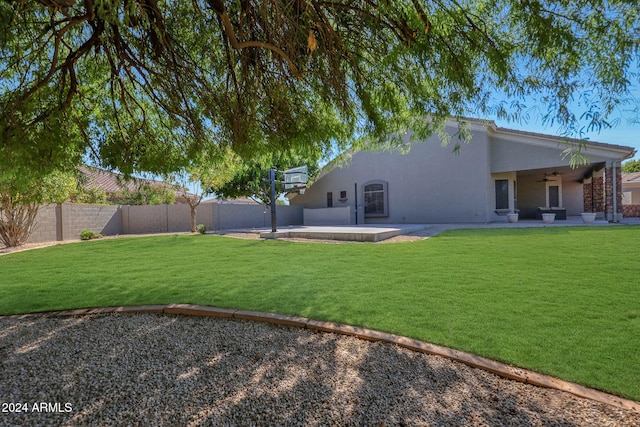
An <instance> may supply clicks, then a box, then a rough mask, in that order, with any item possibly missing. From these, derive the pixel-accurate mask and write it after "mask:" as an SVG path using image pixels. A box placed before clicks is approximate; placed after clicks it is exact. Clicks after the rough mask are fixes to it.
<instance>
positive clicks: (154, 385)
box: [0, 314, 640, 425]
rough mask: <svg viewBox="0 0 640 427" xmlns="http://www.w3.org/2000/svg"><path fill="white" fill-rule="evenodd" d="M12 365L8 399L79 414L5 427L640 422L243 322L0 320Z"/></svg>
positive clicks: (31, 417)
mask: <svg viewBox="0 0 640 427" xmlns="http://www.w3.org/2000/svg"><path fill="white" fill-rule="evenodd" d="M0 352H1V353H2V354H1V356H2V359H1V360H2V370H0V372H1V374H0V375H1V378H0V379H1V381H0V396H3V399H5V400H8V401H14V402H28V403H29V404H32V403H35V402H51V403H56V402H57V403H58V404H59V406H58V407H59V408H63V409H65V408H67V407H68V406H66V405H67V404H69V405H70V407H71V410H70V411H68V412H66V411H59V412H58V413H51V412H48V413H43V412H38V413H34V412H30V413H14V414H2V418H0V424H5V423H8V424H11V425H44V424H51V423H52V424H58V425H77V424H82V425H86V424H94V425H95V424H103V423H104V424H128V425H138V424H147V425H148V424H155V425H223V424H224V425H314V424H329V425H425V424H426V425H450V424H451V425H471V424H476V425H477V424H482V425H504V424H519V425H532V424H536V423H542V424H562V425H573V424H580V420H584V419H588V418H586V417H592V419H595V420H597V421H596V422H598V421H599V422H603V421H610V422H611V423H613V424H625V425H626V424H627V423H629V422H631V423H633V422H637V421H639V420H640V418H638V417H636V418H632V417H633V416H634V415H633V414H629V413H626V414H625V413H623V412H621V411H616V410H613V409H612V408H609V407H608V406H606V405H602V404H596V403H593V402H589V401H584V400H579V399H576V398H573V397H571V396H568V395H564V394H562V393H559V392H554V391H549V390H541V389H537V388H534V387H532V386H526V385H524V384H520V383H515V382H512V381H509V380H504V379H500V378H497V377H495V376H493V375H491V374H488V373H486V372H483V371H479V370H474V369H472V368H469V367H467V366H464V365H459V364H456V363H454V362H451V361H448V360H445V359H442V358H439V357H435V356H427V355H424V354H419V353H415V352H412V351H409V350H406V349H400V348H397V347H394V346H391V345H388V344H381V343H370V342H366V341H361V340H358V339H356V338H353V337H345V336H337V335H333V334H325V333H313V332H311V331H309V330H301V329H296V328H287V327H281V326H275V325H269V324H260V323H254V322H249V321H240V320H227V319H224V320H222V319H212V318H188V317H178V316H169V315H152V314H145V315H140V314H138V315H103V316H87V317H81V318H26V319H22V320H21V319H18V318H15V317H14V318H0ZM568 402H570V404H567V403H568ZM583 417H584V418H583ZM593 417H596V418H593ZM603 417H604V418H603Z"/></svg>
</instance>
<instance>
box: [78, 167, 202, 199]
mask: <svg viewBox="0 0 640 427" xmlns="http://www.w3.org/2000/svg"><path fill="white" fill-rule="evenodd" d="M78 170H79V171H80V173H81V174H82V177H83V178H82V181H83V184H84V185H85V186H86V187H87V188H89V189H100V190H103V191H104V192H105V193H106V196H107V200H109V201H110V202H113V203H118V202H119V200H120V198H121V196H122V193H123V191H128V192H130V193H135V192H136V191H138V190H139V189H141V188H144V187H151V188H154V187H155V188H160V189H165V190H167V191H169V192H175V195H176V203H187V200H186V199H185V197H184V196H185V194H186V195H187V196H193V195H192V194H191V193H189V192H188V191H187V190H186V189H184V188H182V187H180V186H177V185H172V184H169V183H167V182H164V181H157V180H153V179H144V178H132V179H129V180H125V179H124V176H123V175H121V174H118V173H115V172H110V171H107V170H104V169H100V168H96V167H93V166H86V165H82V166H79V167H78Z"/></svg>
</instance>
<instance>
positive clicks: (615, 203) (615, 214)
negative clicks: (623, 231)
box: [611, 160, 618, 222]
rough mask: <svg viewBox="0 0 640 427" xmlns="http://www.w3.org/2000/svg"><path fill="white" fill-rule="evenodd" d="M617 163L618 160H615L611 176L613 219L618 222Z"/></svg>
mask: <svg viewBox="0 0 640 427" xmlns="http://www.w3.org/2000/svg"><path fill="white" fill-rule="evenodd" d="M616 163H618V161H617V160H614V161H613V167H612V169H611V176H612V178H613V183H612V184H613V221H612V222H618V185H617V184H618V178H617V177H616Z"/></svg>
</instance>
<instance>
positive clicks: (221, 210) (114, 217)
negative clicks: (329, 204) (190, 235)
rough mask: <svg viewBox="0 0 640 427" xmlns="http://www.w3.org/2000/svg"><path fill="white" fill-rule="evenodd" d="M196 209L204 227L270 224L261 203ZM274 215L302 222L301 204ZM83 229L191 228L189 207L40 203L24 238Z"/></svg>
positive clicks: (62, 236)
mask: <svg viewBox="0 0 640 427" xmlns="http://www.w3.org/2000/svg"><path fill="white" fill-rule="evenodd" d="M196 212H197V215H196V224H204V225H206V226H207V229H208V230H228V229H239V228H263V227H270V226H271V211H270V209H269V207H268V206H267V207H265V206H263V205H246V204H215V203H204V204H201V205H200V206H198V208H197V210H196ZM276 217H277V221H278V225H279V226H286V225H302V207H301V206H278V207H277V214H276ZM85 229H87V230H91V231H94V232H96V233H101V234H103V235H105V236H110V235H111V236H112V235H116V234H146V233H172V232H188V231H190V229H191V210H190V208H189V206H188V205H186V204H175V205H154V206H103V205H79V204H71V203H63V204H61V205H46V206H41V207H40V210H39V212H38V216H37V218H36V226H35V228H34V230H33V232H32V234H31V237H30V238H29V240H28V242H29V243H38V242H51V241H61V240H75V239H79V238H80V233H81V232H82V230H85Z"/></svg>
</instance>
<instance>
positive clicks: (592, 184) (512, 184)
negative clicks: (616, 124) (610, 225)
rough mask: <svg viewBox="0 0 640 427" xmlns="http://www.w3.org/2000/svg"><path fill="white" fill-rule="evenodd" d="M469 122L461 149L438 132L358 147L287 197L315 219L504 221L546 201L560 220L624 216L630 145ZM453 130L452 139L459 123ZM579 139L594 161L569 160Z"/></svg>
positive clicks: (537, 210)
mask: <svg viewBox="0 0 640 427" xmlns="http://www.w3.org/2000/svg"><path fill="white" fill-rule="evenodd" d="M467 122H468V124H469V126H470V133H471V135H472V139H471V141H470V143H468V144H462V147H461V150H460V152H459V154H456V153H453V150H452V145H448V146H443V145H442V143H441V140H440V139H439V138H438V137H437V136H432V137H431V138H429V139H428V140H426V141H422V142H414V143H413V144H412V145H411V146H410V149H409V151H408V153H402V152H400V151H398V150H397V151H359V152H356V153H354V154H353V155H352V156H351V158H350V159H349V160H348V161H346V162H345V164H344V165H340V162H339V161H334V162H332V163H331V164H329V165H328V166H327V167H325V168H324V169H323V171H322V172H321V174H320V175H319V177H318V179H317V180H316V181H315V182H314V183H313V184H312V185H311V186H310V187H309V188H307V189H306V191H305V192H304V194H291V195H289V198H290V203H291V204H293V205H303V206H304V208H305V224H309V225H312V224H313V225H323V224H325V225H329V224H385V223H388V224H399V223H455V222H471V223H487V222H494V221H506V214H507V213H510V212H519V214H520V218H522V219H524V218H532V219H533V218H540V214H541V212H544V211H545V210H548V211H552V212H556V213H557V218H556V219H562V218H564V217H566V216H573V215H580V214H581V213H582V212H596V213H597V216H598V217H600V218H607V219H608V220H610V221H618V220H619V219H620V218H621V217H622V185H621V172H620V164H621V161H622V160H624V159H628V158H630V157H632V156H633V155H634V153H635V150H634V149H633V148H631V147H625V146H619V145H612V144H603V143H598V142H585V141H577V140H570V139H566V138H561V137H557V136H550V135H543V134H538V133H531V132H524V131H516V130H510V129H504V128H499V127H497V126H496V125H495V123H493V122H490V121H481V120H476V119H468V120H467ZM446 131H447V132H448V133H449V134H450V135H452V142H453V141H455V136H454V135H455V134H456V132H457V131H458V123H457V122H455V121H450V122H449V123H448V124H447V128H446ZM408 139H409V138H408V137H407V142H408ZM578 143H581V144H584V145H583V148H582V152H583V153H584V154H585V155H586V156H587V157H588V164H586V165H581V166H579V167H576V168H572V167H571V166H570V165H569V160H570V159H569V156H563V155H562V154H563V151H564V150H565V149H567V148H568V146H569V145H570V144H578ZM614 194H615V195H616V196H615V197H613V195H614Z"/></svg>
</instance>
